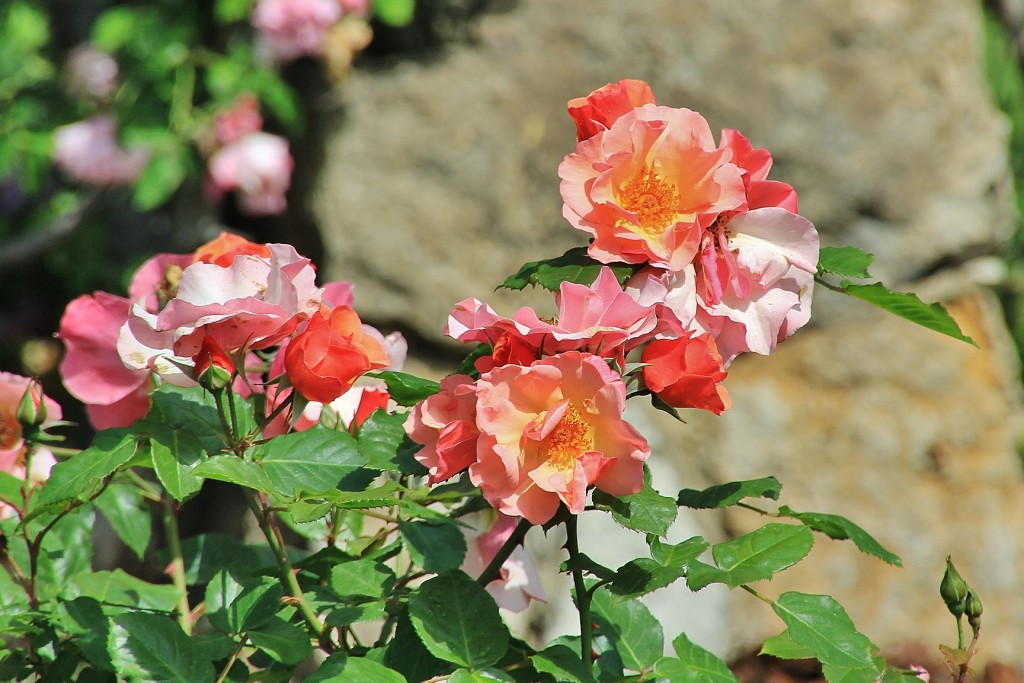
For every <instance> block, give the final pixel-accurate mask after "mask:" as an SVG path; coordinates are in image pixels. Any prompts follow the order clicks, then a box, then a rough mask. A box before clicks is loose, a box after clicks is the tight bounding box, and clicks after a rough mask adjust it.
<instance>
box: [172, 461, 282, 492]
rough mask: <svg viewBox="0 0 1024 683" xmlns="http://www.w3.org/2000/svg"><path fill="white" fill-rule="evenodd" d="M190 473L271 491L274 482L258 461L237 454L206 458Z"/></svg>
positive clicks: (204, 477) (258, 489)
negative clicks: (243, 458)
mask: <svg viewBox="0 0 1024 683" xmlns="http://www.w3.org/2000/svg"><path fill="white" fill-rule="evenodd" d="M191 474H192V475H193V476H195V477H199V478H203V479H216V480H217V481H226V482H228V483H229V484H236V485H238V486H244V487H245V488H249V489H255V490H257V491H263V492H264V493H271V492H273V491H274V490H275V489H274V482H272V481H271V480H270V477H268V476H267V473H266V471H265V470H264V469H263V468H262V467H260V465H259V464H258V463H255V462H252V461H251V460H242V459H241V458H239V457H238V456H237V455H215V456H213V457H212V458H207V459H206V460H204V461H203V462H202V463H200V464H199V465H197V466H196V467H195V469H193V470H192V472H191Z"/></svg>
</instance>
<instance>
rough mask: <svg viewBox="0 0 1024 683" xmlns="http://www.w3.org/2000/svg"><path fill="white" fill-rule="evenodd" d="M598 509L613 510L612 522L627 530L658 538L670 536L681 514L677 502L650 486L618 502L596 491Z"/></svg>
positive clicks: (595, 500) (619, 499)
mask: <svg viewBox="0 0 1024 683" xmlns="http://www.w3.org/2000/svg"><path fill="white" fill-rule="evenodd" d="M594 505H595V506H597V507H598V508H599V509H602V510H610V511H611V513H612V518H613V519H614V520H615V521H616V522H618V523H619V524H621V525H622V526H624V527H626V528H627V529H633V530H634V531H641V532H644V533H648V534H654V535H656V536H664V535H665V534H667V533H668V528H669V527H670V526H672V522H674V521H675V520H676V514H677V510H676V503H675V501H673V500H672V499H671V498H669V497H667V496H663V495H661V494H660V493H658V492H657V491H655V490H654V489H653V488H651V485H650V484H648V483H646V482H645V483H644V487H643V489H641V490H640V492H639V493H634V494H632V495H629V496H620V497H618V498H616V497H615V496H612V495H609V494H607V493H605V492H604V491H600V490H595V491H594Z"/></svg>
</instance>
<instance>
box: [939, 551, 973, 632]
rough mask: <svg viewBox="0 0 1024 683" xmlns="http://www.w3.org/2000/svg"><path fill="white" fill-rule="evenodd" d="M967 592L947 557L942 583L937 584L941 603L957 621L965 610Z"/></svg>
mask: <svg viewBox="0 0 1024 683" xmlns="http://www.w3.org/2000/svg"><path fill="white" fill-rule="evenodd" d="M969 592H970V588H968V586H967V582H966V581H964V580H963V577H961V576H960V573H959V572H957V570H956V567H954V566H953V560H952V558H950V557H949V556H947V557H946V573H945V574H943V576H942V583H940V584H939V595H941V596H942V600H943V602H945V603H946V607H947V608H949V611H950V612H951V613H952V614H953V616H954V617H957V618H958V619H959V618H960V617H961V616H963V614H964V612H965V611H966V610H967V594H968V593H969Z"/></svg>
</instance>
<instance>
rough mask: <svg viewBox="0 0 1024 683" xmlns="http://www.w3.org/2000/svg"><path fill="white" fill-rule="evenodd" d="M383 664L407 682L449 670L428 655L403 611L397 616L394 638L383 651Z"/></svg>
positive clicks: (444, 664)
mask: <svg viewBox="0 0 1024 683" xmlns="http://www.w3.org/2000/svg"><path fill="white" fill-rule="evenodd" d="M383 664H384V665H385V666H388V667H390V668H392V669H394V670H395V671H398V672H399V673H401V674H402V675H403V676H405V678H406V680H408V681H424V680H426V679H428V678H432V677H434V676H435V675H437V674H438V673H440V672H441V671H449V670H450V668H451V665H449V664H447V663H446V662H443V661H441V660H440V659H438V658H437V657H435V656H434V655H433V654H431V653H430V650H428V649H427V647H426V645H424V643H423V641H422V640H421V639H420V636H419V635H418V634H417V633H416V629H415V628H414V627H413V625H412V621H411V620H410V618H409V615H408V613H407V612H406V611H405V610H402V611H401V612H400V613H399V615H398V623H397V624H396V625H395V637H394V638H392V639H391V642H390V643H388V645H387V648H386V649H385V652H384V660H383Z"/></svg>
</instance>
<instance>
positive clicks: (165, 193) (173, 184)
mask: <svg viewBox="0 0 1024 683" xmlns="http://www.w3.org/2000/svg"><path fill="white" fill-rule="evenodd" d="M185 154H187V152H186V151H185V150H184V149H183V148H182V147H181V146H180V145H175V146H173V147H170V148H166V149H161V150H158V151H157V152H156V153H155V154H154V155H153V158H152V159H151V160H150V162H149V163H148V164H146V168H144V169H143V170H142V173H141V174H140V175H139V177H138V179H137V180H136V181H135V191H134V192H133V193H132V203H133V204H134V205H135V208H136V209H138V210H139V211H151V210H153V209H156V208H158V207H160V206H162V205H163V204H164V203H165V202H166V201H167V200H168V199H170V198H171V195H173V194H174V192H175V191H176V190H177V189H178V187H180V186H181V183H182V181H184V180H185V176H186V175H188V162H187V160H186V157H185Z"/></svg>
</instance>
